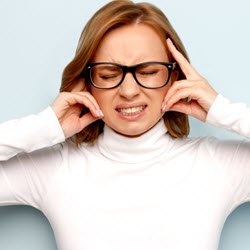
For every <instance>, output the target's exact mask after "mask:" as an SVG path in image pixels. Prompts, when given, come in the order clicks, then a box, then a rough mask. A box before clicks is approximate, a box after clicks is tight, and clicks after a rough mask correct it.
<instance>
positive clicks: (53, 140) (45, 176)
mask: <svg viewBox="0 0 250 250" xmlns="http://www.w3.org/2000/svg"><path fill="white" fill-rule="evenodd" d="M64 140H65V138H64V134H63V131H62V129H61V126H60V124H59V122H58V120H57V118H56V115H55V113H54V111H53V110H52V108H51V107H48V108H46V109H45V110H44V111H42V112H41V113H39V114H37V115H30V116H27V117H24V118H21V119H15V120H11V121H8V122H5V123H3V124H0V205H14V204H22V205H30V206H33V207H36V208H38V209H40V207H41V204H42V202H43V199H44V196H45V195H46V193H47V192H48V190H49V187H50V185H51V183H53V180H54V178H55V176H56V174H57V173H58V169H59V167H60V166H61V164H62V161H63V148H64V144H58V143H59V142H62V141H64ZM55 144H57V145H55Z"/></svg>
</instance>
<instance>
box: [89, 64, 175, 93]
mask: <svg viewBox="0 0 250 250" xmlns="http://www.w3.org/2000/svg"><path fill="white" fill-rule="evenodd" d="M176 67H177V63H176V62H175V63H166V62H144V63H140V64H136V65H133V66H124V65H121V64H117V63H107V62H98V63H92V64H89V65H87V67H86V72H85V73H86V78H87V80H88V82H90V84H91V85H93V86H94V87H95V88H98V89H113V88H116V87H117V86H119V85H120V84H121V83H122V82H123V80H124V78H125V76H126V74H127V73H128V72H130V73H132V75H133V77H134V79H135V81H136V82H137V83H138V84H139V85H140V86H141V87H144V88H147V89H157V88H162V87H164V86H165V85H167V83H168V81H169V79H170V76H171V73H172V71H173V70H174V69H176Z"/></svg>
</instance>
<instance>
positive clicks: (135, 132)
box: [113, 124, 155, 137]
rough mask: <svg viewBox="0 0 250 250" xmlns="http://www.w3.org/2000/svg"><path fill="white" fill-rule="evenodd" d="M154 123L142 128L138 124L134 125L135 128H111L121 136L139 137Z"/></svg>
mask: <svg viewBox="0 0 250 250" xmlns="http://www.w3.org/2000/svg"><path fill="white" fill-rule="evenodd" d="M154 125H155V124H153V125H152V126H145V127H144V128H142V127H141V126H140V125H136V128H134V129H133V128H131V129H129V128H126V129H124V128H123V129H119V128H113V130H114V131H115V132H116V133H118V134H121V135H123V136H126V137H139V136H141V135H143V134H144V133H145V132H147V131H148V130H150V129H151V128H152V127H153V126H154ZM139 126H140V129H138V127H139Z"/></svg>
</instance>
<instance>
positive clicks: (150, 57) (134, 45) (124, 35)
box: [91, 24, 171, 136]
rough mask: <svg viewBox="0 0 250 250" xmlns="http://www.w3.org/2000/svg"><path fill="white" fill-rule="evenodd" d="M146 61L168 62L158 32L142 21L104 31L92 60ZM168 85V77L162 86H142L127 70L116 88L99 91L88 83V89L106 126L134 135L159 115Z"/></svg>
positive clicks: (123, 63) (148, 125)
mask: <svg viewBox="0 0 250 250" xmlns="http://www.w3.org/2000/svg"><path fill="white" fill-rule="evenodd" d="M149 61H158V62H169V59H168V56H167V54H166V47H165V45H164V44H163V43H162V41H161V39H160V37H159V36H158V34H157V33H156V32H155V31H154V30H153V29H152V28H150V27H149V26H147V25H143V24H135V25H127V26H123V27H120V28H117V29H114V30H112V31H110V32H109V33H107V34H106V35H105V37H104V39H103V40H102V42H101V43H100V45H99V47H98V49H97V51H96V54H95V57H94V60H93V62H112V63H119V64H122V65H127V66H130V65H135V64H139V63H142V62H149ZM170 85H171V80H170V81H169V83H168V84H167V85H166V86H164V87H163V88H159V89H146V88H143V87H141V86H139V85H138V84H137V83H136V81H135V79H134V78H133V75H132V74H131V73H127V74H126V76H125V78H124V81H123V82H122V84H121V85H119V86H118V87H116V88H114V89H108V90H103V89H97V88H95V87H93V86H92V87H91V92H92V95H93V96H94V97H95V99H96V101H97V102H98V104H99V106H100V108H101V110H102V112H103V113H104V118H103V121H104V122H105V123H106V124H107V125H108V126H109V127H111V128H112V129H113V130H115V131H116V132H118V133H120V134H123V135H126V136H138V135H141V134H143V133H144V132H146V131H147V130H149V129H150V128H152V127H153V126H154V125H155V124H156V123H157V122H158V121H159V119H160V118H161V117H162V116H163V113H162V112H161V104H162V101H163V98H164V96H165V95H166V93H167V91H168V88H169V86H170Z"/></svg>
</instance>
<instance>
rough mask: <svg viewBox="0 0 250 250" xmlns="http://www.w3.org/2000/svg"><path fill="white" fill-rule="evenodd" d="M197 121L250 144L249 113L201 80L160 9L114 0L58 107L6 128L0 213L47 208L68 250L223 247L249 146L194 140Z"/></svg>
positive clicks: (97, 22) (247, 183) (245, 191)
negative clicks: (17, 207)
mask: <svg viewBox="0 0 250 250" xmlns="http://www.w3.org/2000/svg"><path fill="white" fill-rule="evenodd" d="M187 115H191V116H193V117H195V118H197V119H199V120H202V121H204V122H207V123H209V124H212V125H215V126H220V127H224V128H226V129H230V130H234V131H236V132H238V133H240V134H242V135H244V136H246V137H249V135H250V116H249V115H250V110H249V109H248V108H247V107H246V106H245V105H244V104H231V103H230V102H229V101H228V100H227V99H225V98H224V97H223V96H222V95H220V94H217V92H216V91H215V90H214V89H213V88H212V87H211V86H210V85H209V83H208V82H207V81H206V80H205V79H204V78H203V77H201V76H200V75H199V74H198V73H197V72H196V70H195V69H194V68H193V67H192V66H191V65H190V64H189V62H188V58H187V54H186V52H185V49H184V47H183V45H182V43H181V41H180V39H179V37H178V35H177V34H176V32H175V31H174V29H173V28H172V26H171V24H170V23H169V22H168V20H167V18H166V17H165V16H164V14H163V13H162V12H161V11H160V10H159V9H157V8H156V7H154V6H152V5H150V4H146V3H141V4H140V3H139V4H134V3H133V2H130V1H112V2H110V3H109V4H107V5H106V6H104V7H103V8H101V9H100V10H99V11H98V12H97V13H96V14H95V15H94V16H93V17H92V19H91V20H90V21H89V22H88V24H87V25H86V27H85V28H84V30H83V33H82V35H81V38H80V41H79V45H78V48H77V52H76V55H75V58H74V59H73V60H72V62H70V64H69V65H68V66H67V67H66V69H65V70H64V73H63V80H62V86H61V94H60V95H59V96H58V97H57V98H56V100H55V101H54V102H53V104H52V105H51V107H48V108H47V109H46V110H44V111H43V112H41V113H39V114H38V115H31V116H28V117H25V118H22V119H19V120H12V121H9V122H6V123H3V124H2V125H1V127H0V133H1V136H0V148H1V150H0V152H1V153H0V157H1V163H0V204H1V205H11V204H28V205H31V206H34V207H36V208H38V209H40V210H41V211H42V212H43V213H44V214H45V216H46V217H47V218H48V220H49V221H50V223H51V226H52V228H53V231H54V233H55V238H56V241H57V244H58V248H59V249H60V250H66V249H74V250H78V249H121V250H122V249H124V250H125V249H126V250H127V249H146V250H147V249H172V250H173V249H175V250H176V249H192V250H195V249H197V250H198V249H199V250H200V249H209V250H211V249H216V248H217V246H218V241H219V236H220V232H221V229H222V227H223V224H224V221H225V220H226V217H227V216H228V214H229V213H230V212H231V211H232V210H233V209H234V208H235V207H236V206H238V205H239V204H241V203H243V202H246V201H248V200H249V198H250V176H249V171H250V166H249V162H250V155H249V149H250V144H249V142H238V141H230V142H229V141H228V142H224V141H219V140H217V139H215V138H206V137H205V138H198V139H188V138H186V137H187V135H188V131H189V127H188V120H187ZM17 128H18V129H17ZM18 153H21V154H18ZM183 204H185V209H183V210H182V206H183ZM176 215H178V216H176Z"/></svg>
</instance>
